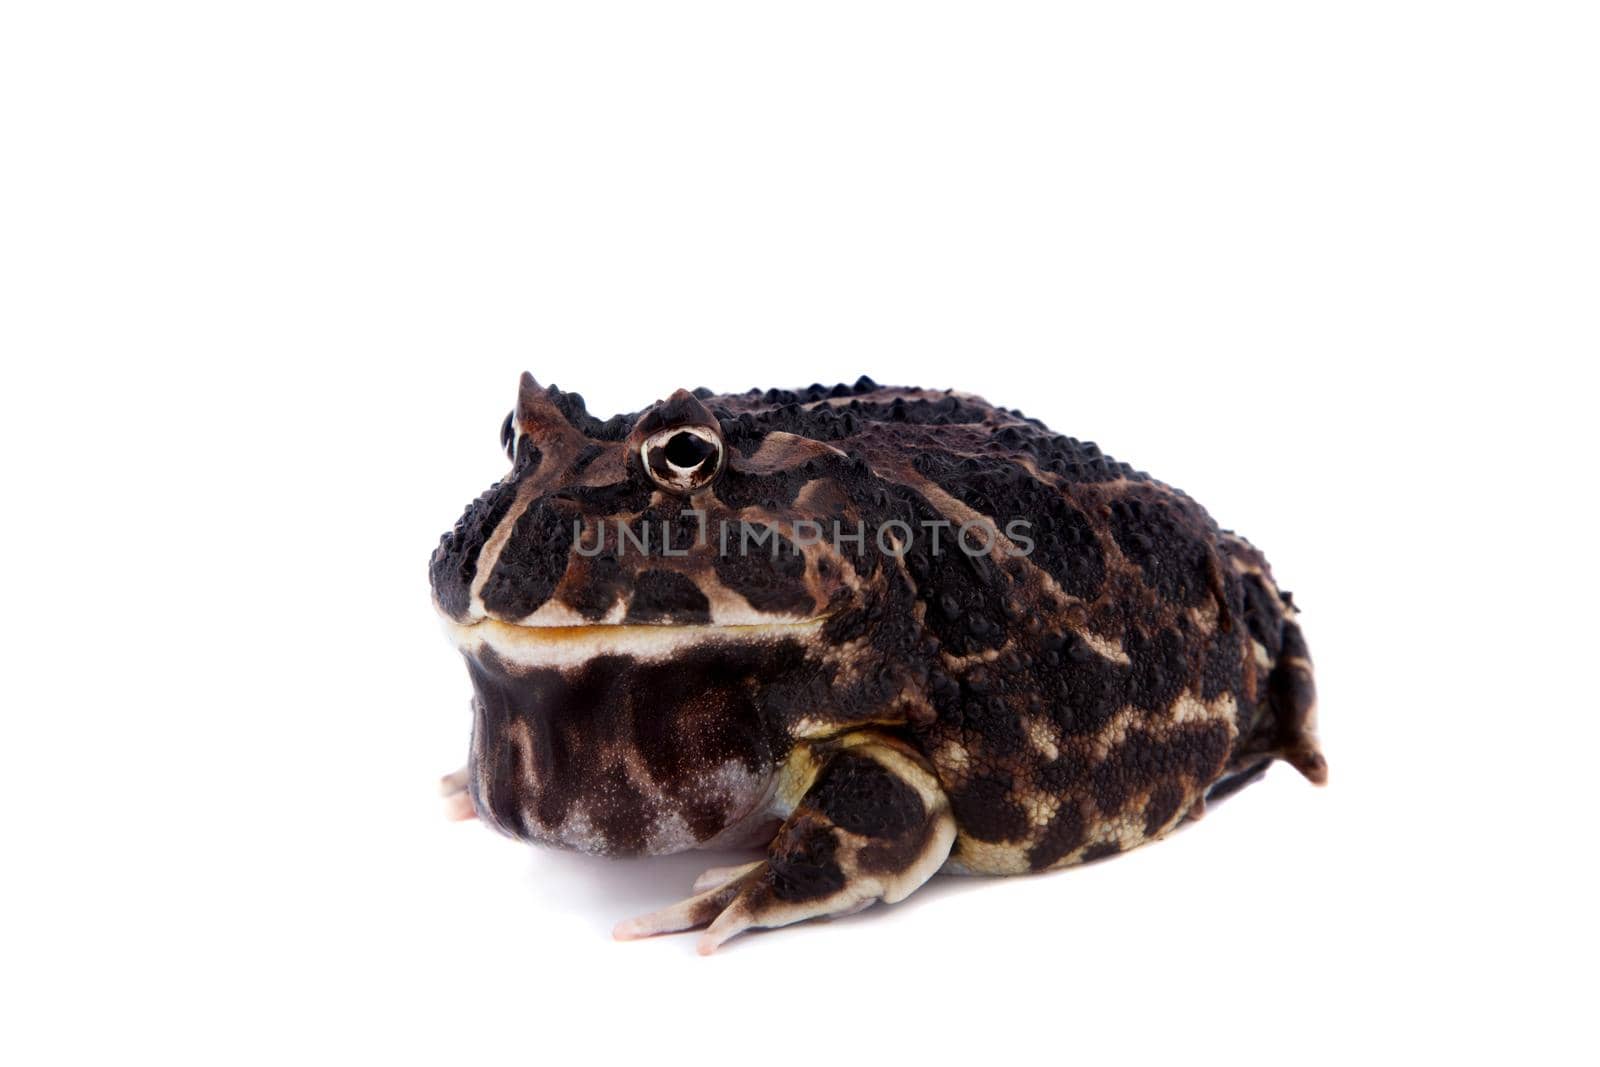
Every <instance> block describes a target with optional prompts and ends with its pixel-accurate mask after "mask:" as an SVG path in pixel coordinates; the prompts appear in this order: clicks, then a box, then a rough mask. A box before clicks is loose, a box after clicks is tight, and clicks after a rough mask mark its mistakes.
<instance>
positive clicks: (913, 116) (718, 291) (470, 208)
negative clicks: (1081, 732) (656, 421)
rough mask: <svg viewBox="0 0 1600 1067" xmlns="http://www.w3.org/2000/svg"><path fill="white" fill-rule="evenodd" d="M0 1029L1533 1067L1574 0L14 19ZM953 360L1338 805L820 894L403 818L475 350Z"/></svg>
mask: <svg viewBox="0 0 1600 1067" xmlns="http://www.w3.org/2000/svg"><path fill="white" fill-rule="evenodd" d="M3 10H4V14H3V15H0V123H3V125H0V153H3V166H0V186H3V190H0V301H3V303H0V344H3V363H4V371H3V375H0V382H3V387H0V404H3V410H0V434H3V440H0V454H3V456H4V463H5V468H4V474H5V483H6V484H5V489H6V494H5V504H4V506H3V510H4V512H5V514H6V519H5V523H4V534H3V536H4V538H5V546H4V547H5V555H4V559H5V574H6V579H5V582H4V586H3V591H4V596H5V604H4V609H5V610H4V614H3V618H0V626H3V627H4V631H5V632H4V639H5V640H4V646H3V647H4V649H5V652H4V655H5V663H4V669H3V672H0V675H3V677H0V686H3V687H4V693H3V698H0V699H3V704H0V716H3V729H4V735H5V736H4V738H3V743H0V753H3V758H4V760H5V765H4V774H3V775H0V789H3V790H4V794H5V797H4V799H5V807H4V811H5V815H4V819H5V826H4V840H5V848H4V857H5V858H4V860H3V861H0V866H3V868H4V871H5V873H4V876H3V879H4V880H3V882H0V893H3V894H4V896H5V901H4V906H3V911H0V921H3V923H4V930H3V947H0V968H3V971H0V981H3V983H4V989H0V1005H3V1007H0V1013H3V1016H4V1022H3V1024H0V1058H4V1059H5V1060H6V1061H7V1062H10V1063H17V1064H23V1063H42V1062H108V1061H109V1060H111V1059H113V1058H115V1059H116V1060H117V1061H118V1062H130V1061H131V1062H139V1061H147V1062H207V1063H215V1062H274V1063H282V1062H316V1063H324V1062H337V1063H366V1062H371V1063H408V1062H427V1063H448V1062H469V1063H470V1062H477V1063H486V1062H517V1061H522V1062H550V1063H566V1062H588V1061H592V1060H594V1059H601V1058H604V1057H610V1056H616V1057H620V1061H621V1062H629V1061H632V1062H656V1061H657V1060H659V1059H661V1058H664V1057H665V1058H669V1059H670V1058H677V1057H684V1058H687V1059H689V1060H692V1061H696V1062H701V1063H713V1062H718V1061H730V1062H745V1063H757V1064H761V1063H766V1062H769V1061H778V1062H784V1061H786V1060H789V1059H796V1060H801V1061H803V1062H805V1063H808V1064H817V1063H839V1062H855V1061H857V1060H862V1059H865V1058H867V1057H876V1058H879V1059H880V1061H882V1062H903V1063H914V1062H927V1061H937V1060H941V1059H945V1058H951V1059H960V1060H963V1061H966V1062H982V1063H1004V1062H1016V1061H1017V1060H1019V1059H1020V1060H1021V1061H1023V1062H1039V1063H1075V1064H1090V1063H1101V1062H1117V1061H1120V1060H1125V1059H1131V1060H1136V1061H1143V1062H1156V1061H1166V1062H1183V1063H1190V1062H1206V1061H1211V1060H1218V1061H1225V1062H1228V1063H1252V1062H1263V1063H1269V1062H1282V1063H1295V1064H1300V1063H1305V1062H1313V1063H1316V1062H1350V1061H1351V1060H1353V1059H1357V1058H1358V1057H1359V1058H1370V1059H1374V1060H1378V1061H1384V1060H1388V1059H1390V1058H1391V1057H1402V1056H1403V1057H1413V1056H1427V1057H1429V1058H1430V1059H1431V1058H1433V1057H1438V1056H1446V1055H1455V1056H1460V1057H1464V1058H1465V1059H1467V1060H1475V1059H1482V1060H1495V1059H1501V1058H1502V1057H1507V1056H1516V1057H1519V1058H1522V1059H1524V1060H1527V1061H1539V1060H1542V1061H1561V1060H1579V1059H1584V1058H1588V1059H1589V1062H1593V1059H1592V1057H1593V1056H1594V1054H1595V1041H1594V1038H1593V1034H1592V1030H1591V1029H1590V1028H1589V1027H1588V1025H1587V1023H1586V1022H1585V1017H1586V1016H1589V1015H1590V1014H1591V1013H1592V1011H1593V1002H1594V997H1595V991H1596V978H1595V953H1596V950H1597V948H1600V946H1597V943H1596V936H1595V934H1596V930H1595V921H1594V918H1593V914H1592V900H1593V898H1594V894H1595V892H1596V888H1597V887H1596V884H1595V879H1594V877H1593V875H1592V869H1593V858H1592V850H1593V847H1594V844H1595V840H1594V838H1595V834H1594V828H1593V827H1594V824H1593V816H1592V811H1593V807H1594V795H1595V788H1596V786H1595V780H1596V773H1595V761H1596V741H1597V737H1596V728H1595V720H1596V715H1597V713H1600V708H1597V700H1596V697H1595V689H1594V686H1595V681H1594V679H1595V674H1594V670H1593V666H1592V664H1593V662H1594V651H1593V646H1594V641H1595V636H1596V633H1595V631H1596V627H1595V623H1594V617H1593V614H1592V613H1593V610H1594V607H1593V605H1594V603H1595V593H1596V588H1595V580H1594V579H1595V574H1594V570H1595V568H1594V560H1595V554H1594V553H1595V550H1594V540H1595V536H1594V529H1593V500H1594V490H1593V487H1592V485H1591V481H1592V478H1593V475H1594V469H1593V467H1594V461H1595V458H1596V454H1595V453H1596V450H1595V448H1594V445H1593V434H1594V430H1593V419H1592V413H1591V407H1592V401H1593V397H1594V393H1593V388H1594V387H1593V380H1592V362H1593V360H1594V357H1595V356H1596V354H1597V340H1600V339H1597V330H1596V317H1597V316H1596V295H1597V293H1600V267H1597V251H1596V250H1597V248H1600V218H1597V208H1596V204H1597V196H1596V190H1597V189H1600V161H1597V151H1596V131H1597V113H1596V112H1597V108H1596V101H1597V100H1600V79H1597V76H1596V63H1595V56H1596V52H1597V46H1600V40H1597V34H1596V23H1595V21H1594V17H1593V15H1592V8H1591V7H1589V6H1588V5H1583V4H1544V3H1515V4H1513V3H1498V4H1496V3H1438V4H1427V3H1406V2H1396V0H1386V2H1383V3H1340V4H1321V5H1300V4H1284V3H1276V2H1274V3H1257V4H1245V3H1205V4H1108V5H1094V6H1093V7H1084V6H1075V5H1042V6H1038V7H1033V6H1027V5H980V4H971V5H953V4H917V5H908V6H904V7H901V6H885V5H875V4H854V3H851V4H813V5H805V6H799V5H794V6H785V7H782V8H780V7H777V6H774V5H762V4H752V3H730V4H694V3H654V4H642V5H630V4H621V3H604V4H601V3H591V4H574V5H559V6H538V5H520V4H508V5H488V4H461V5H437V6H434V5H423V4H410V3H385V4H369V5H362V4H339V3H305V4H297V3H283V2H280V3H273V4H255V5H242V4H205V3H196V4H188V5H184V4H139V5H134V4H106V5H88V4H73V3H49V4H46V3H39V4H28V3H15V4H8V5H6V6H5V8H4V9H3ZM523 369H529V370H532V371H533V372H534V373H535V374H536V375H537V376H538V377H539V378H540V379H541V381H544V382H551V381H554V382H556V383H558V384H560V385H561V386H563V387H566V388H571V389H576V390H579V391H581V392H582V393H583V394H584V395H585V396H586V397H587V398H588V399H589V401H590V406H591V409H592V410H594V411H595V412H596V413H598V414H600V415H601V416H602V417H603V416H605V415H608V414H610V413H612V412H613V411H616V410H635V409H637V408H639V407H642V406H644V405H646V404H648V403H650V402H651V401H653V400H655V399H657V398H658V397H661V396H663V395H665V394H666V393H667V392H669V391H670V390H671V389H673V388H675V387H678V386H696V385H706V386H709V387H711V388H713V389H717V390H733V389H744V388H747V387H750V386H753V385H754V386H762V387H766V386H771V385H783V386H797V385H805V384H808V383H810V382H812V381H822V382H829V383H831V382H834V381H838V380H841V379H842V380H847V381H848V380H853V379H854V378H856V377H857V376H858V375H860V374H862V373H868V374H871V375H872V376H874V377H875V378H877V379H878V380H879V381H882V382H892V383H914V384H919V385H926V386H939V387H944V386H953V387H957V388H961V389H966V390H971V391H974V392H978V393H981V394H983V395H985V396H987V397H988V398H989V399H991V400H993V401H995V402H997V403H1000V404H1004V405H1007V406H1020V407H1022V408H1024V409H1025V410H1026V411H1027V412H1028V413H1029V414H1032V415H1035V416H1038V417H1041V418H1043V419H1044V420H1046V421H1047V422H1048V423H1049V424H1050V425H1051V426H1052V427H1054V428H1056V429H1057V430H1060V431H1063V432H1067V433H1071V434H1073V435H1075V436H1078V437H1081V438H1085V439H1091V438H1092V439H1094V440H1097V441H1099V442H1100V443H1101V444H1102V445H1104V446H1105V447H1106V448H1107V449H1108V450H1109V451H1111V452H1112V453H1113V454H1114V455H1116V456H1117V457H1118V458H1121V459H1125V460H1127V461H1129V462H1132V463H1134V464H1135V465H1137V466H1140V467H1143V468H1145V469H1148V470H1150V471H1152V472H1153V473H1155V474H1156V475H1158V476H1159V477H1161V478H1163V479H1165V480H1167V481H1169V482H1172V483H1173V484H1176V485H1178V486H1181V487H1183V488H1185V489H1187V490H1188V491H1189V492H1191V493H1192V494H1193V495H1194V496H1196V497H1197V498H1198V499H1200V500H1201V501H1202V502H1203V503H1205V504H1206V505H1207V507H1208V508H1210V510H1211V511H1212V513H1213V514H1214V515H1215V516H1216V517H1217V518H1218V520H1219V521H1221V522H1222V523H1223V524H1224V525H1227V526H1232V527H1235V528H1237V529H1239V530H1241V531H1243V532H1245V533H1246V534H1247V535H1248V536H1249V537H1250V538H1251V539H1252V540H1254V541H1255V542H1256V543H1258V544H1259V545H1261V546H1263V547H1264V548H1265V549H1266V551H1267V552H1268V553H1269V555H1270V556H1271V558H1272V560H1273V561H1274V564H1275V567H1276V568H1277V572H1278V576H1279V578H1280V580H1281V582H1282V584H1283V585H1284V586H1285V587H1286V588H1289V589H1292V590H1293V591H1294V592H1295V593H1296V598H1297V600H1298V601H1300V602H1301V603H1302V604H1303V606H1304V609H1305V616H1304V624H1305V628H1306V632H1307V635H1308V637H1309V640H1310V642H1311V647H1312V651H1313V653H1314V655H1315V657H1316V659H1317V661H1318V665H1319V674H1318V681H1319V685H1320V689H1321V696H1322V704H1321V708H1322V719H1323V731H1324V740H1325V743H1326V748H1327V752H1328V756H1329V760H1330V764H1331V767H1332V782H1331V784H1330V785H1329V786H1328V787H1327V788H1326V789H1325V790H1320V791H1319V790H1315V789H1313V788H1311V787H1309V786H1308V785H1306V784H1305V783H1304V782H1302V781H1300V780H1299V779H1298V777H1297V776H1295V775H1294V773H1293V772H1292V771H1290V770H1288V769H1287V768H1286V767H1283V766H1279V767H1277V768H1275V769H1274V770H1273V772H1272V773H1271V775H1270V776H1269V778H1268V780H1267V781H1266V782H1265V783H1264V784H1261V785H1259V786H1256V787H1253V788H1251V789H1249V790H1247V791H1246V792H1244V793H1242V794H1240V795H1239V796H1238V797H1237V798H1235V799H1234V800H1232V801H1229V802H1228V803H1226V804H1224V805H1221V806H1219V807H1218V808H1217V809H1215V810H1214V811H1213V813H1212V815H1211V816H1210V817H1208V818H1207V819H1206V821H1205V822H1204V823H1202V824H1200V825H1198V826H1196V827H1193V828H1191V829H1188V830H1185V831H1183V832H1181V833H1179V834H1177V835H1176V836H1174V837H1173V838H1171V839H1169V840H1167V841H1165V842H1162V843H1160V844H1157V845H1155V846H1153V847H1151V848H1148V849H1145V850H1142V851H1140V852H1138V853H1135V854H1132V855H1128V856H1126V857H1122V858H1120V859H1117V860H1114V861H1112V862H1108V863H1104V864H1097V865H1094V866H1093V867H1090V868H1086V869H1082V870H1069V871H1065V872H1061V873H1058V874H1052V875H1048V876H1042V877H1035V878H1016V879H1008V880H998V881H965V882H954V881H948V880H938V881H936V882H935V883H934V884H932V885H930V886H929V887H927V888H926V889H924V890H923V891H921V892H919V893H918V894H916V895H915V896H914V897H913V898H912V899H911V900H910V901H908V902H906V903H905V904H902V905H898V906H896V907H894V908H878V909H874V911H873V912H868V913H866V914H864V915H861V916H857V917H855V918H852V919H849V920H845V921H841V922H836V923H832V924H812V925H809V926H805V927H799V928H794V929H790V930H787V931H780V932H776V933H768V934H761V935H756V936H750V937H745V938H741V939H739V940H737V941H735V942H732V943H730V944H729V945H728V946H727V947H726V948H725V949H724V950H723V952H721V953H719V954H718V955H716V956H714V957H711V958H709V959H701V958H698V957H696V956H695V955H694V953H693V938H692V937H677V938H665V939H661V940H657V941H652V942H646V943H635V944H616V943H613V942H612V941H611V940H610V939H609V937H608V931H609V929H610V927H611V925H612V923H613V922H614V921H615V920H617V919H619V918H622V917H624V916H627V915H630V914H633V913H636V912H640V911H645V910H650V909H652V908H655V907H657V906H660V905H662V904H665V903H667V902H669V901H671V900H674V899H677V898H678V897H679V896H681V895H682V894H683V893H684V891H685V890H686V889H687V888H688V885H689V882H690V881H691V879H692V878H693V877H694V875H695V874H696V873H698V871H699V870H700V868H701V867H702V866H704V865H706V863H708V862H710V861H712V860H715V859H716V857H709V858H708V857H703V856H686V857H672V858H668V859H663V860H656V861H640V862H619V861H602V860H594V859H584V858H576V857H571V856H564V855H558V854H552V853H533V852H531V851H529V850H527V849H525V848H522V847H519V846H517V845H515V844H513V843H511V842H509V841H506V840H503V839H500V838H498V837H496V836H494V835H493V834H491V833H489V832H487V831H485V830H484V829H483V828H482V827H481V826H478V825H476V824H464V825H455V824H447V823H446V822H444V821H443V819H442V818H441V815H440V807H439V802H438V799H437V797H436V796H435V795H434V793H433V790H434V781H435V777H436V775H438V774H439V773H441V772H444V771H447V770H450V769H453V768H454V767H456V766H458V765H459V764H460V763H461V762H462V761H463V758H464V754H465V748H466V742H467V729H468V719H467V714H466V697H467V679H466V677H465V672H464V671H463V670H462V667H461V664H460V662H459V660H458V658H457V656H456V655H455V653H454V652H453V651H451V649H450V648H449V646H448V645H447V643H446V642H445V640H444V639H443V638H442V636H441V634H440V633H439V629H438V626H437V624H436V623H435V621H434V618H433V615H432V611H431V608H430V606H429V600H428V590H427V585H426V569H425V563H426V560H427V557H428V554H429V552H430V551H431V549H432V547H433V545H434V543H435V541H436V539H437V537H438V535H439V534H440V533H441V532H442V531H443V530H445V529H446V528H448V527H449V526H450V525H451V523H452V522H453V521H454V520H455V518H456V516H457V515H458V513H459V512H460V510H461V507H462V506H463V505H464V504H465V503H466V501H468V500H469V499H471V498H472V497H473V496H474V495H476V494H477V493H478V492H479V491H480V490H482V489H483V488H484V487H486V486H487V485H488V484H489V483H490V482H491V481H492V480H494V479H495V478H496V477H498V476H499V474H500V473H501V470H502V468H503V466H504V460H503V458H502V457H501V454H500V452H499V448H498V444H497V441H496V433H497V429H498V426H499V423H500V419H501V417H502V416H503V415H504V413H505V411H506V410H507V409H508V408H509V407H510V404H511V401H512V398H513V394H514V389H515V384H516V379H517V375H518V373H519V372H520V371H522V370H523Z"/></svg>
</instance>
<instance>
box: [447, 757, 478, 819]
mask: <svg viewBox="0 0 1600 1067" xmlns="http://www.w3.org/2000/svg"><path fill="white" fill-rule="evenodd" d="M467 778H468V774H467V768H465V767H463V768H461V769H460V770H459V771H453V772H451V773H450V774H447V775H445V776H444V777H443V778H440V779H439V795H440V796H442V797H444V817H445V818H447V819H449V820H450V821H451V822H464V821H466V820H467V819H476V818H477V817H478V811H477V809H476V808H474V807H473V806H472V794H471V793H470V792H468V791H467Z"/></svg>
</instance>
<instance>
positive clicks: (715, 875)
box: [692, 860, 761, 893]
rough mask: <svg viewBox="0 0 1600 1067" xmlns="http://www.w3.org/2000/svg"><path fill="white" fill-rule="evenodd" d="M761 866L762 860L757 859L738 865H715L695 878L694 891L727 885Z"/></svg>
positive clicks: (698, 891) (699, 891) (703, 890)
mask: <svg viewBox="0 0 1600 1067" xmlns="http://www.w3.org/2000/svg"><path fill="white" fill-rule="evenodd" d="M759 866H761V861H760V860H756V861H755V862H754V863H741V864H739V865H738V866H736V867H713V868H711V869H710V870H709V871H707V872H706V873H704V874H702V875H701V876H700V877H698V878H696V879H695V880H694V886H693V887H692V888H693V891H694V892H696V893H704V892H705V891H706V890H708V889H715V888H717V887H718V886H719V885H727V884H728V883H729V882H731V881H733V880H734V879H735V878H738V877H739V876H740V875H745V874H749V873H750V872H751V871H753V870H755V869H756V868H757V867H759Z"/></svg>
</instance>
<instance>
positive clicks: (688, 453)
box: [639, 426, 723, 493]
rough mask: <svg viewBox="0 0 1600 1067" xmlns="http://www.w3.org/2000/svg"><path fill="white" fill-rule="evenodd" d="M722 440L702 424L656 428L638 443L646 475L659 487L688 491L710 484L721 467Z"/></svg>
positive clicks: (681, 491) (674, 490)
mask: <svg viewBox="0 0 1600 1067" xmlns="http://www.w3.org/2000/svg"><path fill="white" fill-rule="evenodd" d="M722 454H723V452H722V439H721V438H720V437H718V436H717V434H716V432H715V431H714V430H711V429H709V428H708V427H705V426H679V427H676V428H674V429H671V430H660V431H658V432H656V433H653V434H651V435H650V436H649V437H647V438H645V441H644V444H642V445H640V446H639V458H640V459H642V460H643V461H644V469H645V470H646V471H648V472H649V473H650V478H651V480H652V481H654V482H655V483H656V484H657V485H659V486H661V488H663V489H671V490H672V491H673V492H676V493H692V492H694V491H695V490H696V489H701V488H703V487H705V486H707V485H709V484H711V479H713V478H715V477H716V476H717V472H718V471H719V470H721V469H722Z"/></svg>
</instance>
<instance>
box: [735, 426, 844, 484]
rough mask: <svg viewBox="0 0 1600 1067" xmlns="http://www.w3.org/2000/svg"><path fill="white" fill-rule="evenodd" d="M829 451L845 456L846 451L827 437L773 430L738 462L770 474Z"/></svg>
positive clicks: (742, 466)
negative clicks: (825, 439)
mask: <svg viewBox="0 0 1600 1067" xmlns="http://www.w3.org/2000/svg"><path fill="white" fill-rule="evenodd" d="M827 455H834V456H840V457H843V456H844V452H843V451H842V450H840V449H837V448H835V447H833V446H832V445H830V444H828V443H827V442H825V441H816V440H813V439H812V438H809V437H800V436H798V435H797V434H792V433H784V432H783V431H782V430H773V431H772V432H771V433H769V434H767V436H766V437H765V438H763V439H762V441H761V445H760V447H759V448H757V449H756V450H755V451H754V452H753V453H751V454H750V456H749V457H747V458H743V459H740V460H738V461H737V462H736V463H735V466H736V467H737V468H738V469H739V470H741V471H748V472H750V473H752V474H770V473H772V472H773V471H779V470H787V469H788V468H790V467H798V466H800V465H802V464H803V463H805V462H807V461H808V460H812V459H816V458H818V457H819V456H827Z"/></svg>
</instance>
